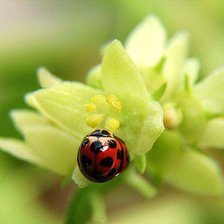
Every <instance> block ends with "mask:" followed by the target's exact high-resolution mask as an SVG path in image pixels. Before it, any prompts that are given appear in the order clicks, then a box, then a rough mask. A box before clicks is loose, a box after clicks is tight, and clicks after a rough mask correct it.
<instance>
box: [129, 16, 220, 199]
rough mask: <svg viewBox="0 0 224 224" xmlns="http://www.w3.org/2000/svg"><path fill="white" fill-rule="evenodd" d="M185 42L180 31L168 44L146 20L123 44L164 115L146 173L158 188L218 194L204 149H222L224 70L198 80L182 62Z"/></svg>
mask: <svg viewBox="0 0 224 224" xmlns="http://www.w3.org/2000/svg"><path fill="white" fill-rule="evenodd" d="M188 39H189V35H188V34H187V33H186V32H185V31H180V32H178V33H177V34H175V35H174V36H173V37H172V38H171V40H169V41H168V42H167V41H166V32H165V30H164V28H163V26H162V25H161V23H160V22H159V20H158V19H157V18H156V17H154V16H149V17H147V18H146V19H145V20H144V21H143V22H142V23H141V24H140V25H139V26H138V27H137V28H136V29H135V30H134V31H133V32H132V33H131V35H130V36H129V38H128V40H127V42H126V50H127V52H128V53H129V55H130V56H131V58H132V60H133V61H134V63H135V64H136V65H137V67H138V70H139V72H140V73H141V75H142V77H143V79H144V81H145V83H146V86H147V89H148V91H149V92H151V93H152V96H154V98H153V99H154V100H158V101H159V102H160V104H161V106H162V108H163V112H164V126H165V128H166V130H165V131H164V132H163V134H162V135H161V136H160V137H159V138H158V140H157V141H156V143H155V144H154V146H153V149H152V150H151V151H150V153H148V154H147V167H148V168H147V172H148V173H149V174H150V175H151V176H152V177H153V178H154V179H155V181H158V182H159V183H161V182H167V183H169V184H172V185H174V186H175V187H177V188H180V189H183V190H187V191H190V192H193V193H198V194H202V195H220V194H222V193H223V192H224V185H223V176H222V172H221V169H220V167H219V165H218V163H217V162H216V161H215V160H214V159H213V158H212V157H211V156H210V154H211V151H208V148H211V149H213V150H214V149H217V148H219V149H223V148H224V141H223V137H222V133H223V127H224V125H223V124H224V119H223V114H224V104H223V102H224V101H223V100H222V97H223V94H224V92H223V86H224V67H223V66H221V67H220V68H218V69H217V70H215V71H214V72H213V73H212V74H210V75H209V76H207V77H205V78H204V79H202V80H198V75H199V68H200V65H199V61H198V60H197V59H196V58H188V57H187V53H188ZM151 52H153V54H151Z"/></svg>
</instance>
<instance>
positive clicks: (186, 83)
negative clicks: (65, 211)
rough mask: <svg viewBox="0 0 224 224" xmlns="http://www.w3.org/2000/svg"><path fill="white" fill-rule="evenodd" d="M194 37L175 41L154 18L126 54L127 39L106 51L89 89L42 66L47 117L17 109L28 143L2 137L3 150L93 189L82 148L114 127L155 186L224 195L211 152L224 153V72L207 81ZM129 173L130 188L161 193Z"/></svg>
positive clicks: (39, 103) (42, 105) (40, 103)
mask: <svg viewBox="0 0 224 224" xmlns="http://www.w3.org/2000/svg"><path fill="white" fill-rule="evenodd" d="M188 39H189V37H188V34H187V33H186V32H185V31H181V32H178V33H177V34H175V35H174V36H173V37H172V38H171V39H170V40H168V41H167V35H166V31H165V29H164V27H163V26H162V24H161V23H160V21H159V20H158V19H157V18H156V17H155V16H149V17H147V18H146V19H145V20H144V21H143V22H142V23H141V24H140V25H139V26H138V27H137V28H136V29H135V30H134V31H133V32H132V33H131V34H130V36H129V37H128V39H127V41H126V43H125V44H124V46H125V49H124V48H123V47H122V45H121V43H120V42H119V41H117V40H115V41H113V42H112V43H110V44H109V45H107V46H106V48H104V49H103V54H104V56H103V61H102V63H101V64H99V65H97V66H96V67H94V68H93V69H92V70H90V72H89V74H88V76H87V85H84V84H82V83H77V82H63V81H62V80H60V79H58V78H55V77H54V76H52V75H51V74H50V73H48V72H47V71H46V70H43V69H42V70H40V71H39V73H38V75H39V81H40V84H41V86H42V88H43V89H41V90H39V91H36V92H34V93H31V94H28V95H27V97H26V102H27V103H28V104H29V105H30V106H31V107H33V108H34V109H36V110H37V111H38V112H34V111H27V110H26V111H24V110H16V111H14V112H12V119H13V120H14V123H15V125H16V127H17V129H18V130H19V131H20V132H21V133H22V135H23V136H24V139H25V141H20V140H15V139H0V146H1V148H2V149H3V150H5V151H7V152H9V153H11V154H13V155H15V156H17V157H19V158H21V159H25V160H28V161H30V162H33V163H35V164H38V165H40V166H42V167H45V168H47V169H50V170H52V171H54V172H56V173H59V174H61V175H65V176H67V177H71V175H72V173H73V175H72V176H73V179H74V180H75V181H76V182H77V183H78V184H79V185H80V186H85V185H87V183H88V181H87V180H86V179H85V178H84V177H83V176H82V174H80V171H79V169H78V168H77V165H76V157H77V150H78V147H79V144H80V142H81V140H82V138H83V137H84V136H85V135H86V134H88V133H89V132H91V131H92V130H93V129H95V128H99V127H101V128H108V129H110V130H111V131H113V132H115V133H116V135H117V136H119V137H120V138H122V139H123V140H124V141H125V142H126V144H127V147H128V150H129V152H130V154H131V158H132V160H133V161H134V162H135V164H136V166H137V168H138V171H139V172H140V173H144V171H145V168H147V169H146V171H147V174H150V176H151V177H152V181H153V182H154V183H155V184H160V183H161V182H167V183H169V184H172V185H174V186H176V187H177V188H181V189H184V190H187V191H190V192H194V193H199V194H204V195H219V194H222V193H223V176H222V174H221V170H220V168H219V166H218V164H217V162H216V161H215V160H214V159H212V158H211V157H209V154H208V153H205V149H206V150H207V149H208V148H220V149H223V148H224V140H223V139H222V135H221V134H220V133H222V130H223V129H224V119H223V114H224V103H223V102H224V101H223V100H222V95H223V88H222V87H223V85H224V69H223V68H220V69H218V70H216V71H215V72H214V73H213V74H211V75H209V76H208V77H206V78H205V80H202V81H200V82H198V81H197V80H198V75H199V68H200V65H199V62H198V60H197V59H195V58H188V57H187V54H188ZM160 105H161V106H160ZM161 108H162V109H161ZM163 124H164V126H165V128H166V130H165V131H164V132H163ZM162 132H163V134H162V135H161V136H160V134H161V133H162ZM159 136H160V137H159ZM158 137H159V138H158ZM157 138H158V139H157ZM156 140H157V141H156ZM155 141H156V143H155V144H154V142H155ZM151 148H152V150H151V151H150V152H149V150H150V149H151ZM126 173H127V174H126V175H125V176H124V179H126V180H127V182H128V183H129V184H131V185H132V186H134V187H135V188H139V190H140V191H141V192H142V193H143V194H145V195H146V196H149V195H154V193H155V190H154V188H152V187H151V185H149V184H148V183H149V182H148V181H147V180H146V179H143V178H142V177H141V176H139V175H137V174H136V172H135V171H134V170H133V168H130V169H128V171H127V172H126ZM132 180H133V181H132ZM145 189H148V190H147V191H146V192H144V191H145ZM148 192H151V193H150V194H149V193H148Z"/></svg>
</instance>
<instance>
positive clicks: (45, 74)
mask: <svg viewBox="0 0 224 224" xmlns="http://www.w3.org/2000/svg"><path fill="white" fill-rule="evenodd" d="M37 76H38V80H39V83H40V86H41V87H42V88H48V87H51V86H54V85H58V84H60V83H62V82H63V81H62V80H61V79H59V78H58V77H56V76H54V75H53V74H51V73H50V72H49V71H48V70H47V69H45V68H43V67H41V68H39V69H38V71H37Z"/></svg>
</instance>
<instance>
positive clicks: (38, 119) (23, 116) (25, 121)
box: [10, 109, 48, 133]
mask: <svg viewBox="0 0 224 224" xmlns="http://www.w3.org/2000/svg"><path fill="white" fill-rule="evenodd" d="M10 116H11V118H12V120H13V122H14V125H15V126H16V128H17V130H18V131H20V132H21V133H23V130H24V128H25V127H27V126H30V125H35V124H36V125H48V122H47V120H46V119H45V118H44V117H43V116H41V115H39V114H38V113H37V112H34V111H31V110H25V109H24V110H13V111H12V112H11V113H10Z"/></svg>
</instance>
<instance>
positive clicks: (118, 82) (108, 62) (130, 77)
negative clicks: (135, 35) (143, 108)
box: [102, 40, 149, 101]
mask: <svg viewBox="0 0 224 224" xmlns="http://www.w3.org/2000/svg"><path fill="white" fill-rule="evenodd" d="M102 82H103V87H104V89H105V91H107V92H110V93H114V94H116V95H117V96H118V97H120V98H121V99H125V97H128V98H133V100H138V99H139V98H141V99H144V97H145V98H149V96H148V92H147V89H146V87H145V84H144V81H143V79H142V77H141V76H140V75H139V74H138V71H137V68H136V67H135V65H134V64H133V62H132V61H131V59H130V58H129V56H128V55H127V53H126V52H125V50H124V48H123V47H122V44H121V43H120V42H119V41H118V40H114V41H113V42H112V43H111V44H110V45H109V46H108V48H107V50H106V52H105V56H104V58H103V63H102ZM145 100H146V101H147V100H148V99H145Z"/></svg>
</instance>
